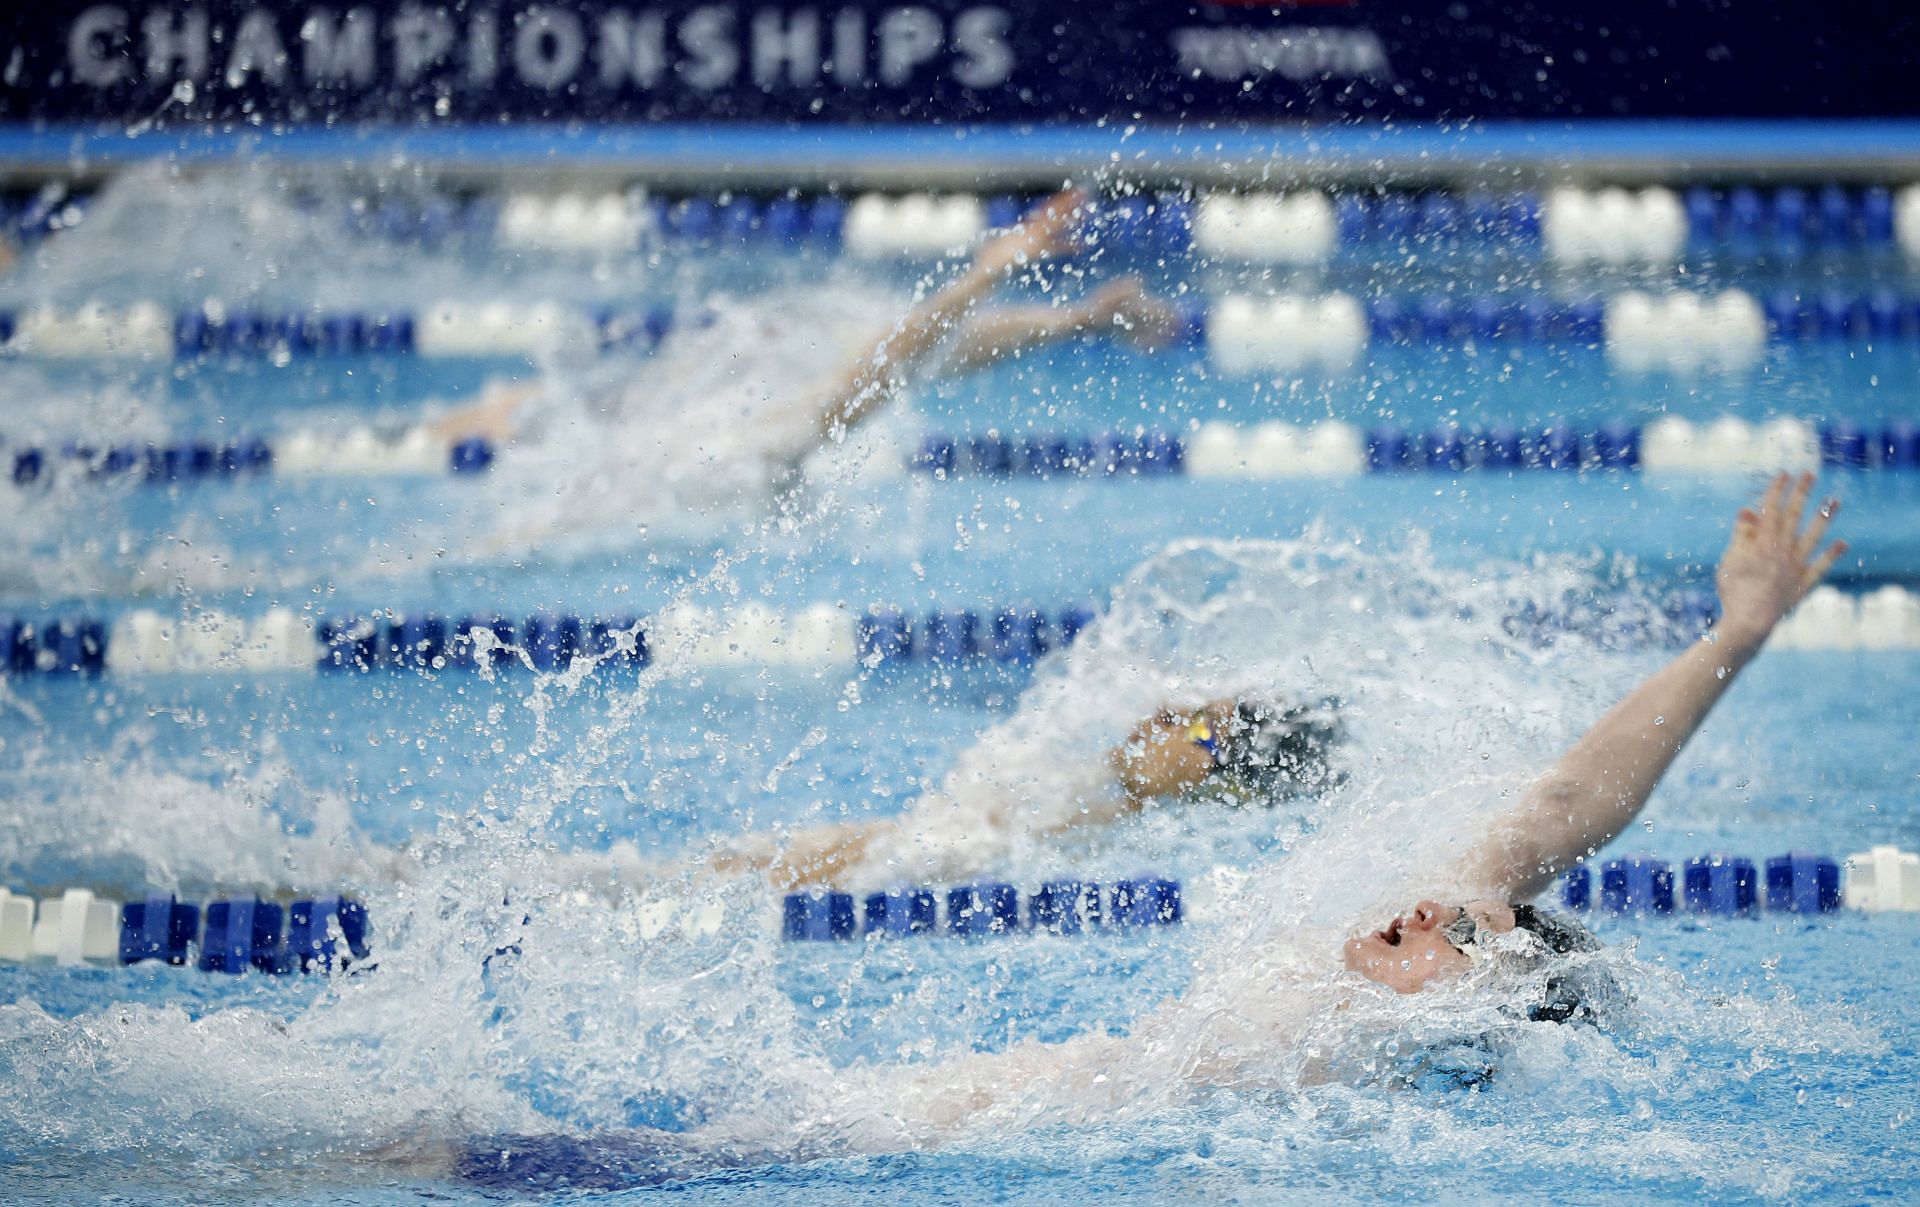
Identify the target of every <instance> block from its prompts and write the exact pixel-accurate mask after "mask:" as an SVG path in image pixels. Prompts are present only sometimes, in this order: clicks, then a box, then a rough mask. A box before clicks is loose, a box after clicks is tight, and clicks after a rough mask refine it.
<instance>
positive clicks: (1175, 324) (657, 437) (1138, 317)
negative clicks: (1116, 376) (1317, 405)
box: [429, 189, 1182, 536]
mask: <svg viewBox="0 0 1920 1207" xmlns="http://www.w3.org/2000/svg"><path fill="white" fill-rule="evenodd" d="M1086 205H1087V198H1086V196H1085V194H1083V193H1082V192H1080V191H1079V190H1076V189H1069V190H1066V191H1063V192H1061V193H1058V194H1055V195H1054V196H1053V197H1050V198H1048V199H1047V200H1046V201H1044V202H1042V203H1040V204H1039V205H1038V206H1036V207H1035V208H1034V210H1033V211H1032V212H1031V213H1030V214H1028V215H1027V217H1026V218H1024V219H1023V220H1022V221H1021V222H1020V223H1019V224H1018V225H1016V226H1014V227H1012V228H1010V229H1008V230H1006V231H1003V232H1001V233H999V234H996V235H993V236H991V237H990V238H988V239H987V240H986V242H985V243H983V244H982V245H981V247H980V249H979V250H978V252H977V253H976V254H975V255H974V257H973V260H972V262H971V263H970V264H968V266H967V267H966V269H965V270H964V271H962V272H961V273H960V275H959V276H958V277H957V278H955V279H954V280H953V281H952V282H950V283H949V284H947V285H946V286H945V287H943V288H941V289H940V290H938V291H937V292H936V293H934V294H933V295H932V296H931V297H929V298H927V299H926V300H925V301H923V302H921V303H920V304H918V305H916V306H915V307H913V308H912V309H911V310H910V311H909V312H908V313H907V314H906V315H905V316H904V317H903V318H902V319H900V320H899V321H898V322H897V323H896V324H895V325H894V326H893V327H892V329H891V330H890V331H888V332H887V333H886V335H885V336H884V337H882V338H881V339H880V340H879V341H878V343H877V344H874V345H871V346H870V347H869V348H868V350H866V351H865V352H863V353H862V354H860V355H859V356H857V357H855V358H854V359H853V360H852V361H851V363H849V364H847V365H846V366H845V367H844V368H843V369H841V370H840V371H839V372H838V373H837V375H835V376H834V377H833V378H832V379H831V380H830V381H828V382H827V383H825V384H824V386H823V387H819V388H816V389H814V390H812V391H805V390H804V389H803V390H801V391H797V392H795V393H786V392H784V391H783V390H782V389H781V387H780V385H779V383H770V382H766V381H761V380H750V379H747V378H745V377H742V376H740V375H739V374H738V373H737V371H736V369H735V367H734V365H733V364H732V363H731V362H729V363H728V364H726V365H724V366H720V367H719V368H718V369H717V370H711V371H723V372H724V377H723V378H722V379H720V380H716V381H715V382H714V389H713V391H712V392H711V394H709V395H706V396H703V397H701V398H700V399H699V406H700V413H699V414H698V415H697V416H694V415H666V416H661V415H649V416H645V419H646V420H647V421H646V422H645V423H644V424H641V423H638V422H635V423H631V424H626V425H624V426H626V427H627V428H628V430H626V431H617V430H611V426H610V425H607V424H604V423H601V424H596V425H595V426H596V427H600V428H606V429H608V430H601V431H598V432H596V433H595V436H594V443H595V444H596V445H598V446H599V451H600V453H601V454H602V456H603V457H604V458H605V459H606V461H607V464H606V465H604V466H598V467H596V466H595V465H594V464H593V463H592V462H590V461H589V462H587V463H586V464H584V465H575V466H574V467H571V468H572V480H570V481H569V482H568V483H567V486H566V491H567V492H568V493H569V498H568V499H567V500H566V502H565V505H564V508H565V509H571V510H575V511H583V512H585V513H588V514H601V513H602V512H604V510H605V509H604V508H595V507H594V506H592V501H593V499H594V498H595V497H597V496H599V495H602V494H611V493H613V491H614V490H616V489H617V487H618V484H619V483H621V482H624V481H626V480H629V479H632V478H634V477H635V476H636V475H637V476H640V477H643V478H645V477H651V478H657V479H661V480H663V481H665V482H668V483H670V484H672V485H673V486H674V487H676V488H677V496H678V498H679V499H680V500H681V501H682V502H683V503H687V502H690V503H691V504H693V505H695V506H697V505H699V504H700V503H701V502H703V501H704V502H710V503H724V502H726V501H728V500H731V499H734V498H738V497H741V496H743V495H748V496H750V495H752V494H755V493H759V492H764V491H765V490H766V489H768V488H769V487H773V488H775V489H778V488H779V487H781V486H782V485H783V484H784V483H785V482H786V481H788V480H790V479H791V477H792V475H793V470H794V467H796V466H797V465H798V464H799V463H800V462H801V461H802V460H803V459H804V458H805V457H806V456H807V455H808V454H810V453H812V452H813V451H814V450H816V449H817V448H819V447H820V445H821V443H822V441H823V440H825V441H826V442H828V443H831V444H838V443H841V442H843V441H844V440H845V439H846V437H847V436H848V434H849V433H851V432H853V431H854V430H855V429H857V428H859V427H860V426H861V425H862V424H864V423H866V422H867V421H868V420H870V419H871V418H873V417H874V416H875V415H876V414H878V413H880V412H881V411H882V410H884V409H885V407H886V405H887V404H888V403H889V402H891V401H892V400H893V399H894V398H896V397H898V396H899V394H900V393H901V391H902V390H903V388H905V387H906V386H907V385H908V384H909V382H910V380H911V379H912V378H913V376H914V374H915V373H916V372H919V371H922V370H927V369H929V368H933V367H937V371H938V372H940V373H941V374H942V375H945V376H949V377H951V376H957V375H961V374H965V373H971V372H974V371H977V370H980V369H984V368H987V367H988V366H990V365H993V364H996V363H999V362H1001V361H1003V360H1007V359H1009V358H1013V357H1017V356H1020V355H1022V354H1024V353H1026V352H1029V351H1031V350H1034V349H1037V348H1040V347H1044V346H1046V345H1049V344H1054V343H1059V342H1063V341H1066V340H1071V339H1076V338H1094V337H1098V336H1102V335H1109V334H1112V335H1117V336H1119V337H1120V338H1122V339H1125V340H1127V341H1129V342H1130V343H1132V344H1134V345H1135V346H1137V347H1140V348H1142V349H1145V350H1149V351H1151V350H1154V349H1158V348H1161V347H1164V346H1166V345H1168V344H1170V343H1171V342H1173V341H1174V340H1175V339H1176V338H1177V337H1178V336H1179V333H1180V331H1181V329H1182V319H1181V316H1180V314H1179V312H1178V310H1176V308H1175V307H1173V306H1172V305H1170V304H1169V303H1167V302H1165V301H1163V300H1161V299H1159V298H1156V297H1153V296H1152V295H1150V294H1149V293H1148V292H1147V291H1146V289H1145V287H1144V286H1143V284H1142V283H1141V281H1140V279H1139V278H1138V277H1134V276H1126V277H1121V278H1119V279H1117V280H1114V281H1111V282H1109V283H1107V284H1106V285H1104V286H1102V287H1100V288H1098V289H1095V290H1093V291H1092V292H1091V293H1090V294H1088V295H1087V296H1086V297H1085V298H1084V299H1082V300H1080V301H1077V302H1073V303H1067V304H1057V305H1056V304H1018V305H1016V304H1000V305H990V304H987V299H988V298H989V297H990V296H991V295H992V294H993V292H994V291H995V290H996V289H998V288H999V287H1000V286H1002V285H1004V284H1006V283H1007V282H1008V281H1010V280H1012V279H1013V278H1014V277H1015V276H1017V275H1018V274H1019V273H1020V272H1022V271H1025V270H1027V269H1030V268H1032V267H1034V266H1036V265H1038V264H1039V263H1040V262H1042V261H1043V260H1046V259H1047V258H1049V257H1053V256H1057V255H1060V254H1064V253H1065V252H1067V251H1069V250H1070V249H1071V248H1072V247H1073V245H1074V230H1075V227H1076V224H1077V222H1078V220H1079V218H1080V217H1081V216H1082V214H1083V213H1084V212H1085V209H1086ZM742 338H751V336H743V337H742ZM740 351H743V349H735V350H734V352H735V354H736V356H737V354H738V352H740ZM935 362H937V366H936V364H935ZM650 388H651V387H650V385H649V383H647V382H642V381H637V380H634V376H633V375H632V374H630V373H626V374H622V375H621V376H620V377H619V378H618V379H617V380H610V381H609V382H608V383H607V384H606V387H605V388H604V389H602V388H598V387H596V388H594V389H590V390H588V391H586V392H585V393H586V394H587V395H588V396H587V397H586V398H585V401H586V402H587V403H588V404H589V408H588V409H592V410H596V411H598V412H600V413H601V414H603V415H605V416H608V417H610V418H613V419H614V420H616V421H617V420H619V418H620V417H621V416H622V413H623V412H625V411H629V410H631V409H632V404H633V402H634V401H635V400H636V399H638V398H641V397H643V396H644V394H645V392H646V391H647V390H649V389H650ZM555 391H556V387H555V386H554V385H553V384H552V383H551V382H549V383H541V384H534V385H516V386H501V385H496V386H494V387H491V388H490V389H489V390H488V391H487V393H486V395H485V396H484V397H483V398H482V399H481V400H480V401H479V402H477V403H475V404H473V405H470V406H468V407H465V408H462V409H460V410H458V411H455V412H453V413H451V414H449V415H446V416H444V417H442V418H440V419H438V420H436V421H434V422H432V423H431V424H429V428H430V430H432V431H433V432H434V433H435V434H436V435H438V436H439V437H440V438H442V439H444V440H446V441H447V442H448V443H449V444H453V443H457V442H459V441H461V440H464V439H467V438H470V437H481V438H485V439H487V440H489V441H492V442H494V443H497V444H506V443H510V442H512V441H514V440H516V439H521V438H524V437H526V436H527V435H528V434H529V432H530V431H531V430H533V429H537V428H538V427H540V426H541V425H542V423H550V422H551V417H550V416H548V415H546V414H544V413H543V412H545V411H546V410H547V409H548V408H550V407H552V406H553V405H554V404H556V403H557V402H559V401H560V400H559V399H557V398H555V397H553V396H552V395H553V394H554V393H555ZM629 418H635V419H638V418H640V416H629ZM653 518H659V517H653ZM549 526H551V525H549ZM527 535H528V536H535V535H538V534H537V533H529V534H527Z"/></svg>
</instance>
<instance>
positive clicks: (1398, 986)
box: [1346, 901, 1513, 993]
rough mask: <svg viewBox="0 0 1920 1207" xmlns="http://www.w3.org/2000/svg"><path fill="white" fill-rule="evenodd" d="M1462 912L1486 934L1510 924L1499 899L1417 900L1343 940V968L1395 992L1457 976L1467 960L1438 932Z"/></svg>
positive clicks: (1510, 917)
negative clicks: (1385, 920) (1461, 902)
mask: <svg viewBox="0 0 1920 1207" xmlns="http://www.w3.org/2000/svg"><path fill="white" fill-rule="evenodd" d="M1463 913H1464V914H1466V915H1467V916H1468V917H1470V918H1472V919H1473V920H1474V922H1475V924H1477V925H1478V926H1479V927H1480V929H1482V930H1485V931H1487V932H1488V933H1489V934H1504V933H1506V932H1507V931H1510V930H1512V929H1513V909H1512V907H1510V906H1508V905H1506V904H1504V903H1502V902H1499V901H1469V902H1467V903H1466V904H1465V905H1441V904H1439V903H1438V902H1434V901H1422V902H1420V904H1418V905H1416V906H1414V907H1413V909H1412V910H1411V911H1410V912H1408V913H1405V914H1402V915H1400V916H1398V917H1396V918H1395V919H1394V920H1393V921H1391V922H1389V923H1387V924H1386V925H1385V926H1383V927H1381V928H1380V929H1379V930H1376V931H1374V932H1372V933H1371V934H1365V935H1361V936H1360V937H1359V938H1357V939H1349V940H1347V947H1346V965H1347V968H1348V970H1349V971H1351V972H1357V973H1359V974H1360V975H1361V976H1363V977H1365V978H1367V979H1368V980H1369V981H1374V982H1377V983H1379V984H1382V985H1385V986H1386V987H1387V988H1389V989H1391V990H1393V991H1394V992H1396V993H1418V992H1419V991H1420V990H1422V989H1425V988H1426V987H1427V986H1428V985H1431V984H1432V983H1434V982H1435V981H1441V980H1445V979H1446V978H1448V977H1453V976H1459V975H1460V974H1461V973H1463V972H1465V971H1466V970H1467V968H1468V966H1469V965H1470V964H1471V963H1472V961H1470V960H1468V959H1467V957H1466V956H1464V955H1462V954H1461V953H1460V950H1459V949H1458V948H1456V947H1455V946H1454V945H1453V944H1451V943H1449V942H1447V937H1446V935H1445V933H1444V932H1445V930H1446V928H1447V926H1448V924H1450V923H1452V922H1453V921H1455V920H1456V919H1458V918H1459V917H1460V915H1461V914H1463Z"/></svg>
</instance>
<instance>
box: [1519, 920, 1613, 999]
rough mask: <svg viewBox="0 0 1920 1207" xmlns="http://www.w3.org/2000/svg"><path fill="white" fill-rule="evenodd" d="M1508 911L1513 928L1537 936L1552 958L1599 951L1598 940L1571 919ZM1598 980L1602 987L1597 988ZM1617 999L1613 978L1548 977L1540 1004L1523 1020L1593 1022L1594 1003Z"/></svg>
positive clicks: (1583, 974) (1581, 972)
mask: <svg viewBox="0 0 1920 1207" xmlns="http://www.w3.org/2000/svg"><path fill="white" fill-rule="evenodd" d="M1512 908H1513V928H1514V929H1515V930H1524V931H1527V932H1529V933H1531V934H1534V935H1538V936H1539V937H1540V941H1541V942H1543V943H1545V944H1546V945H1547V950H1548V951H1550V952H1552V953H1553V954H1554V955H1557V956H1565V955H1573V954H1576V953H1578V952H1586V951H1598V950H1600V940H1599V939H1597V938H1595V937H1594V935H1593V932H1592V931H1590V930H1588V929H1587V928H1586V927H1584V926H1582V925H1580V924H1579V923H1578V922H1575V921H1573V920H1572V919H1571V918H1562V917H1560V916H1558V915H1556V914H1549V913H1546V912H1545V911H1543V910H1539V909H1536V908H1534V907H1533V906H1531V905H1515V906H1513V907H1512ZM1596 978H1599V980H1596ZM1600 980H1604V982H1605V984H1604V985H1602V984H1600V983H1599V981H1600ZM1618 995H1619V987H1618V986H1617V985H1615V984H1614V983H1613V978H1612V977H1609V976H1607V975H1606V974H1605V973H1604V972H1601V971H1599V970H1597V969H1587V968H1582V969H1578V970H1572V971H1568V972H1556V973H1552V974H1549V975H1548V977H1547V979H1546V982H1545V983H1544V984H1543V985H1542V986H1541V991H1540V1000H1539V1001H1538V1002H1535V1003H1534V1004H1532V1005H1530V1006H1529V1007H1528V1008H1527V1018H1528V1019H1530V1020H1531V1021H1533V1022H1536V1023H1592V1022H1597V1021H1598V1019H1597V1017H1596V1011H1595V1007H1596V1001H1595V999H1596V998H1598V997H1601V996H1606V997H1608V998H1616V997H1618Z"/></svg>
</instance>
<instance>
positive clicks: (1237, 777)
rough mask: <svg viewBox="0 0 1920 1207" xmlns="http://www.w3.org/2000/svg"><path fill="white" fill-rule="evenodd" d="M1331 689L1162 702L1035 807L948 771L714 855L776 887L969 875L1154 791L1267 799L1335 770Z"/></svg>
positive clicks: (1309, 790)
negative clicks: (930, 781)
mask: <svg viewBox="0 0 1920 1207" xmlns="http://www.w3.org/2000/svg"><path fill="white" fill-rule="evenodd" d="M1341 736H1342V726H1341V723H1340V717H1339V705H1338V702H1337V701H1332V700H1324V701H1320V702H1318V703H1316V704H1312V705H1292V706H1283V705H1278V704H1272V703H1268V702H1265V701H1259V700H1252V699H1220V700H1213V701H1209V702H1207V703H1205V704H1201V705H1199V706H1197V707H1195V706H1187V707H1180V706H1173V707H1167V708H1163V709H1161V710H1160V711H1159V712H1157V713H1155V714H1154V715H1153V716H1151V717H1148V718H1146V719H1145V720H1143V721H1141V722H1140V723H1139V724H1138V725H1136V726H1135V727H1134V728H1133V730H1132V731H1131V732H1130V733H1129V734H1128V735H1127V737H1126V739H1125V740H1124V741H1122V742H1121V743H1120V744H1119V745H1117V746H1115V747H1114V748H1113V749H1112V750H1110V751H1109V752H1108V753H1107V757H1106V758H1105V759H1104V760H1103V762H1102V766H1101V767H1100V768H1099V770H1098V773H1097V775H1096V776H1094V777H1093V782H1091V783H1089V784H1086V785H1084V786H1083V787H1082V789H1081V790H1080V791H1078V792H1072V793H1069V794H1067V798H1066V799H1065V800H1063V801H1061V802H1060V805H1059V807H1057V808H1050V809H1046V810H1044V811H1042V810H1041V809H1040V808H1038V807H1036V806H1035V805H1033V804H1032V803H1031V802H1030V801H1027V800H1024V799H1020V797H1022V796H1023V795H1025V794H1019V793H1015V792H1012V791H1009V790H1007V789H1006V788H1005V786H1004V785H996V784H983V783H982V782H981V780H982V779H983V778H984V777H977V776H973V775H971V774H969V773H967V772H966V771H958V772H955V773H954V774H952V775H950V776H949V777H948V779H947V790H946V791H944V792H930V793H927V794H926V795H924V796H922V797H920V798H919V799H918V800H917V801H915V803H914V804H913V806H912V807H911V808H909V809H908V810H907V812H906V813H905V814H904V815H903V816H901V817H899V818H890V819H886V820H881V821H862V822H849V823H846V824H843V825H834V826H822V827H817V828H814V829H810V830H805V831H802V832H800V833H798V834H794V835H791V836H790V837H789V838H788V839H787V840H786V841H785V842H784V843H779V844H776V843H774V842H772V841H763V842H760V843H758V844H742V845H739V846H736V847H734V848H733V849H731V850H728V851H724V852H722V853H721V854H719V855H717V856H715V857H714V859H713V861H712V865H713V867H714V868H715V869H716V870H718V871H722V872H728V873H741V872H762V873H764V874H765V875H766V878H767V880H768V882H769V883H771V884H772V885H773V886H774V887H776V888H780V889H792V888H799V887H803V886H807V885H827V884H852V885H865V886H877V885H881V884H888V883H899V882H901V881H902V880H913V881H915V882H920V881H925V880H941V879H951V878H954V877H959V876H966V875H971V874H973V873H975V872H979V871H981V870H983V869H985V868H987V867H989V866H991V865H993V864H995V863H997V862H999V861H1001V860H1003V859H1004V858H1005V857H1006V856H1007V854H1008V853H1009V850H1010V848H1011V845H1012V843H1013V842H1014V841H1015V840H1016V839H1019V838H1046V837H1051V836H1054V835H1059V834H1064V833H1066V832H1068V831H1070V830H1087V829H1093V828H1097V827H1100V826H1106V825H1111V824H1114V823H1117V822H1119V821H1121V820H1123V819H1125V818H1127V817H1129V816H1132V815H1134V814H1137V813H1140V812H1142V811H1143V810H1145V809H1148V808H1151V807H1154V806H1156V805H1158V804H1161V803H1163V802H1169V801H1188V802H1197V801H1201V800H1205V801H1209V802H1213V803H1222V804H1227V805H1245V804H1261V805H1273V804H1276V803H1278V802H1280V801H1283V800H1287V799H1290V798H1294V797H1299V796H1305V795H1311V794H1314V793H1317V792H1319V791H1321V790H1323V789H1325V788H1326V787H1328V786H1330V785H1331V784H1333V783H1335V782H1337V780H1338V778H1339V777H1338V773H1337V772H1336V771H1335V770H1334V769H1333V755H1334V752H1335V750H1336V748H1337V747H1338V745H1339V743H1340V739H1341Z"/></svg>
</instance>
